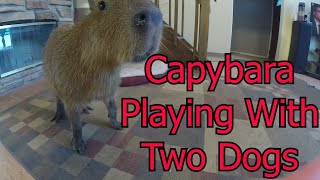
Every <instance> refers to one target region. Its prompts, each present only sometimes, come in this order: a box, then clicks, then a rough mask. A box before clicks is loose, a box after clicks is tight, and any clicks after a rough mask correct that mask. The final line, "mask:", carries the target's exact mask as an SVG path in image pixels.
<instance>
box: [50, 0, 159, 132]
mask: <svg viewBox="0 0 320 180" xmlns="http://www.w3.org/2000/svg"><path fill="white" fill-rule="evenodd" d="M99 2H100V1H99V0H89V3H90V8H91V10H92V12H91V13H90V14H89V15H88V16H87V17H85V18H84V19H83V20H82V21H81V22H79V23H78V24H75V25H70V26H64V27H60V28H58V29H57V30H56V31H54V32H53V33H52V35H51V37H50V39H49V40H48V43H47V46H46V48H45V58H44V70H45V73H46V77H47V80H48V82H49V84H50V86H51V87H52V90H53V91H54V93H55V95H56V96H57V97H58V99H61V100H62V102H63V103H64V104H65V105H66V108H67V112H68V115H69V116H70V117H69V118H70V121H71V124H72V127H73V130H74V131H75V126H76V125H77V123H79V122H78V121H80V120H76V118H79V116H77V113H79V111H80V110H81V109H83V108H84V107H86V106H87V104H88V103H90V102H91V101H93V100H103V101H104V102H105V103H106V105H107V106H108V102H110V100H112V99H113V98H114V94H115V91H116V89H117V87H118V85H119V83H120V75H119V72H120V68H121V65H122V64H124V63H128V62H131V61H132V60H133V59H134V58H135V57H137V56H143V55H145V54H150V53H151V54H152V53H156V52H157V51H158V48H159V44H160V40H161V35H162V24H161V25H159V26H156V27H153V26H150V28H148V30H147V31H141V30H139V28H137V27H136V25H135V24H134V23H133V17H134V15H136V14H137V13H139V12H141V11H142V10H144V9H148V10H150V11H154V12H159V9H158V8H157V7H156V6H155V5H154V4H152V3H151V2H150V1H149V0H105V2H106V4H107V9H106V10H102V11H101V10H99V5H98V3H99ZM108 110H109V109H108ZM109 113H110V112H109ZM74 138H75V132H74Z"/></svg>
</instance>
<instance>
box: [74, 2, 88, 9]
mask: <svg viewBox="0 0 320 180" xmlns="http://www.w3.org/2000/svg"><path fill="white" fill-rule="evenodd" d="M75 1H76V8H89V2H88V0H75Z"/></svg>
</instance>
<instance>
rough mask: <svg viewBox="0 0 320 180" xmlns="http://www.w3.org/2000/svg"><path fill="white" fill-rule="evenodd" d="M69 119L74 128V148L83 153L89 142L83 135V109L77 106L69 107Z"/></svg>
mask: <svg viewBox="0 0 320 180" xmlns="http://www.w3.org/2000/svg"><path fill="white" fill-rule="evenodd" d="M68 115H69V120H70V124H71V128H72V134H73V135H72V142H71V143H72V148H73V150H75V151H77V152H78V153H79V154H83V153H84V152H85V150H86V148H87V144H86V143H85V141H84V140H83V137H82V121H81V111H80V110H77V108H70V109H68Z"/></svg>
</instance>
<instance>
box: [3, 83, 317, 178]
mask: <svg viewBox="0 0 320 180" xmlns="http://www.w3.org/2000/svg"><path fill="white" fill-rule="evenodd" d="M220 81H221V83H220V85H219V86H218V88H217V90H216V92H207V91H206V90H207V89H208V87H209V80H206V81H205V82H203V84H201V85H199V86H196V87H195V91H194V92H185V87H184V86H182V85H181V86H173V85H170V84H165V85H162V86H157V85H152V84H147V85H143V86H137V87H125V88H120V89H119V91H118V102H117V103H118V107H120V98H136V99H140V98H141V97H142V96H148V97H149V101H150V104H173V106H174V107H175V109H176V110H177V109H178V108H179V106H180V105H181V104H185V100H186V98H187V97H193V98H194V99H195V101H196V102H195V103H196V104H210V105H212V106H213V107H216V106H217V105H220V104H234V107H235V120H234V123H235V125H234V130H233V133H232V134H230V135H228V136H225V137H222V136H217V135H215V134H214V129H207V128H205V127H203V128H197V129H191V128H186V126H185V125H182V126H181V127H180V129H179V131H178V135H177V136H170V135H169V131H170V129H171V127H172V126H171V125H170V124H169V126H168V127H167V128H163V129H143V128H141V127H140V120H141V118H140V116H138V117H137V118H135V119H132V120H131V121H130V122H129V128H127V129H124V130H122V131H115V130H113V129H112V128H110V127H111V123H110V121H109V120H108V118H107V113H106V108H105V106H104V105H103V104H102V103H101V102H94V103H93V104H92V107H93V108H94V111H92V112H91V114H90V115H84V116H83V119H84V123H83V134H84V136H85V139H86V140H87V141H88V147H89V149H88V150H87V152H86V154H85V155H82V156H80V155H78V154H76V153H74V152H73V151H72V149H71V146H70V142H71V135H72V133H71V131H70V126H69V124H68V122H60V123H58V124H56V123H52V122H50V119H51V118H52V117H53V115H54V112H55V98H54V97H53V96H52V94H51V93H50V91H48V90H46V91H44V92H42V93H39V94H37V95H35V96H33V97H31V98H28V99H26V100H25V101H23V102H21V103H19V104H17V105H16V106H14V107H13V108H10V109H8V110H6V111H4V112H1V113H0V140H1V142H2V143H3V144H4V145H5V147H6V148H7V149H8V150H9V151H10V152H11V154H12V155H13V156H14V157H15V158H16V159H17V160H18V161H19V162H20V163H21V164H22V165H23V166H24V167H25V168H26V170H27V171H28V172H30V174H31V175H32V176H34V177H35V178H36V179H41V180H42V179H52V180H57V179H68V180H71V179H97V180H99V179H119V178H120V177H121V178H120V179H124V180H125V179H230V180H233V179H262V172H263V169H262V168H261V169H260V170H259V171H258V172H255V173H250V172H247V171H245V170H244V169H243V168H241V167H239V168H238V169H237V170H236V171H233V172H229V173H226V172H218V168H217V167H218V166H217V164H218V161H217V157H218V154H217V147H218V142H219V141H232V142H235V143H237V144H238V145H239V146H240V147H241V148H244V149H245V148H250V147H256V148H258V149H259V150H261V151H263V150H265V149H266V148H270V147H281V148H288V147H295V148H298V149H299V150H300V156H299V161H300V166H302V165H303V164H305V163H306V162H308V161H310V160H313V159H314V158H315V157H316V156H317V155H318V154H319V149H320V131H319V130H318V129H311V128H306V129H298V130H297V129H292V128H286V129H281V128H278V127H275V128H273V129H266V128H264V127H260V128H257V129H251V127H250V123H249V120H248V116H247V114H246V110H245V107H244V104H243V99H244V98H247V97H251V98H252V99H253V101H257V100H258V99H259V98H260V97H264V98H266V99H267V100H268V102H269V103H270V102H271V101H272V98H275V97H291V98H298V97H299V95H304V94H296V93H293V92H292V91H291V90H290V89H292V88H293V89H294V88H295V87H297V86H299V83H298V84H297V85H294V86H292V87H289V88H285V87H279V86H276V85H267V86H264V85H259V86H250V85H247V84H239V85H238V86H229V85H225V84H223V78H221V79H220ZM303 85H304V84H303ZM308 88H310V87H308ZM317 92H318V91H317ZM316 95H317V94H314V98H318V97H320V96H316ZM318 95H319V92H318ZM119 109H120V108H119ZM118 116H119V119H120V112H119V113H118ZM185 122H186V119H184V120H183V122H182V124H185ZM141 141H165V142H166V149H167V150H168V149H169V148H172V147H174V148H177V149H178V151H179V149H181V148H193V147H199V148H203V149H204V150H205V151H206V152H207V159H208V163H207V166H206V168H205V169H204V171H202V172H198V173H195V172H191V171H190V170H187V168H184V171H183V172H177V171H175V170H174V169H173V167H174V166H172V170H171V171H170V172H164V171H163V170H162V166H161V164H160V162H159V160H160V158H159V156H157V157H156V159H157V163H156V167H157V168H156V172H149V171H148V151H147V149H141V148H140V147H139V143H140V142H141ZM234 159H235V158H234V155H232V154H228V156H227V157H226V160H227V161H228V162H232V161H234ZM249 161H250V162H254V161H255V159H250V160H249ZM282 175H284V174H282Z"/></svg>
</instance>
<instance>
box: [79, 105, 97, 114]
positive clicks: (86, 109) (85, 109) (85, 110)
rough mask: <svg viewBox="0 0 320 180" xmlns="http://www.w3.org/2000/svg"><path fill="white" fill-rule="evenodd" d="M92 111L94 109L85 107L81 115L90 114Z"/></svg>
mask: <svg viewBox="0 0 320 180" xmlns="http://www.w3.org/2000/svg"><path fill="white" fill-rule="evenodd" d="M93 110H94V109H93V108H92V107H90V106H86V107H84V108H83V111H82V113H83V114H90V111H93Z"/></svg>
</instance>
